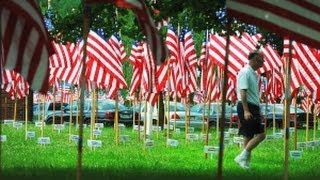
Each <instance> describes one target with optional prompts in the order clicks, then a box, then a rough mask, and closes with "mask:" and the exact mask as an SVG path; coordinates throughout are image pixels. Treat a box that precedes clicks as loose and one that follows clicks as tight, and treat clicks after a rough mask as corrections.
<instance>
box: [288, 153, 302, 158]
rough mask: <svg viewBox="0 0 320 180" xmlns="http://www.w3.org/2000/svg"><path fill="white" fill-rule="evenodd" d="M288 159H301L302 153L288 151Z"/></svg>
mask: <svg viewBox="0 0 320 180" xmlns="http://www.w3.org/2000/svg"><path fill="white" fill-rule="evenodd" d="M290 157H291V158H293V159H301V158H302V151H290Z"/></svg>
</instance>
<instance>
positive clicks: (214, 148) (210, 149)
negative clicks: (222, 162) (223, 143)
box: [203, 146, 219, 154]
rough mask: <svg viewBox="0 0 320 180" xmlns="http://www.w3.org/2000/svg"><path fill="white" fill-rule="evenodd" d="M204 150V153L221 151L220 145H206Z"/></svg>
mask: <svg viewBox="0 0 320 180" xmlns="http://www.w3.org/2000/svg"><path fill="white" fill-rule="evenodd" d="M203 151H204V153H208V154H217V153H218V152H219V147H217V146H204V148H203Z"/></svg>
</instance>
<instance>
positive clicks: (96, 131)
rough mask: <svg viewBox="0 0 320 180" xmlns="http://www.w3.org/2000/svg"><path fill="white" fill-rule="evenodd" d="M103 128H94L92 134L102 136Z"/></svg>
mask: <svg viewBox="0 0 320 180" xmlns="http://www.w3.org/2000/svg"><path fill="white" fill-rule="evenodd" d="M101 132H102V131H101V129H94V130H93V132H92V134H93V135H94V136H100V135H101Z"/></svg>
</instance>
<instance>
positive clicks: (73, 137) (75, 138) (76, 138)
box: [70, 134, 79, 142]
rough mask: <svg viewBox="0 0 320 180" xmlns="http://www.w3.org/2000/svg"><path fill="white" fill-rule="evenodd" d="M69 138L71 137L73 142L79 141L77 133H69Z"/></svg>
mask: <svg viewBox="0 0 320 180" xmlns="http://www.w3.org/2000/svg"><path fill="white" fill-rule="evenodd" d="M70 139H71V141H73V142H78V141H79V135H77V134H71V135H70Z"/></svg>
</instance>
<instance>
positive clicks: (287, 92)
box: [284, 38, 292, 180]
mask: <svg viewBox="0 0 320 180" xmlns="http://www.w3.org/2000/svg"><path fill="white" fill-rule="evenodd" d="M289 41H290V42H289V59H287V61H286V79H285V116H284V120H285V123H284V125H285V128H284V130H285V131H284V133H285V134H284V180H288V178H289V137H290V134H289V126H290V116H289V114H290V100H291V94H290V93H291V92H290V81H291V68H290V67H291V61H292V40H291V38H290V40H289Z"/></svg>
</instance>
